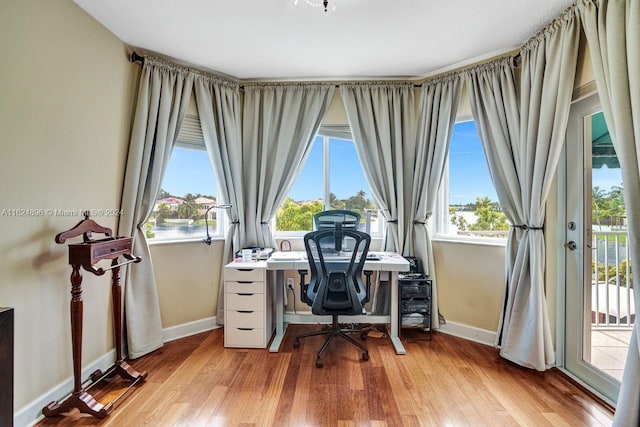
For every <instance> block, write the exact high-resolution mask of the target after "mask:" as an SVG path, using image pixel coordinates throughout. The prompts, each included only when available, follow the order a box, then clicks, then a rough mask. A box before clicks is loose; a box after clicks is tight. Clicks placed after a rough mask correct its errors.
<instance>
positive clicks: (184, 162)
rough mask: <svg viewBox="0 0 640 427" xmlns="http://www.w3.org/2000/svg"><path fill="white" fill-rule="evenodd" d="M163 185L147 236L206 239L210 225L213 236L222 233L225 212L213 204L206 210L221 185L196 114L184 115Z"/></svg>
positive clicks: (148, 223) (164, 238)
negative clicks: (216, 176)
mask: <svg viewBox="0 0 640 427" xmlns="http://www.w3.org/2000/svg"><path fill="white" fill-rule="evenodd" d="M161 188H162V189H161V190H160V194H159V195H158V198H157V200H156V203H155V206H154V209H153V213H152V214H151V217H150V218H149V220H148V221H147V223H146V234H147V238H148V239H150V240H151V241H160V240H182V239H203V238H205V237H206V236H207V227H208V229H209V234H210V235H212V236H213V235H221V234H222V230H223V228H222V224H220V222H222V221H224V220H225V219H226V215H225V214H224V212H222V211H219V210H217V209H215V208H214V209H211V210H210V211H208V213H207V210H208V209H209V208H211V207H212V206H215V205H216V204H217V200H216V195H217V193H218V191H217V190H218V187H217V183H216V179H215V176H214V173H213V169H212V168H211V162H210V160H209V154H208V153H207V151H206V148H205V145H204V138H203V136H202V130H201V128H200V120H199V119H198V117H197V116H192V115H187V116H186V117H185V119H184V121H183V124H182V127H181V128H180V132H179V134H178V139H177V142H176V145H175V146H174V148H173V151H172V153H171V158H170V159H169V163H168V164H167V168H166V170H165V173H164V177H163V179H162V187H161ZM205 214H207V218H206V220H205ZM218 219H220V220H221V221H218Z"/></svg>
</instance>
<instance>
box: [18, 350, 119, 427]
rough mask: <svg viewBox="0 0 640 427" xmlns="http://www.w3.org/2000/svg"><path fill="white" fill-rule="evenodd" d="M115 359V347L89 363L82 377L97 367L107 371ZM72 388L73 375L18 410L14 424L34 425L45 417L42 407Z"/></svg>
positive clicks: (87, 375) (62, 396)
mask: <svg viewBox="0 0 640 427" xmlns="http://www.w3.org/2000/svg"><path fill="white" fill-rule="evenodd" d="M115 361H116V350H115V349H113V350H111V351H110V352H108V353H107V354H105V355H104V356H102V357H100V358H99V359H97V360H95V361H94V362H92V363H91V364H89V365H88V366H87V367H85V368H84V369H83V370H82V376H81V378H89V376H90V375H91V374H92V373H93V372H94V371H96V370H97V369H100V370H101V371H106V370H107V369H109V368H110V367H111V365H113V363H114V362H115ZM72 390H73V377H69V379H67V380H66V381H64V382H62V383H60V384H58V385H57V386H55V387H54V388H52V389H51V390H49V391H47V392H45V393H43V394H42V395H40V396H38V397H37V398H36V399H35V400H33V401H32V402H31V403H29V404H28V405H26V406H25V407H23V408H22V409H20V410H19V411H17V412H16V413H15V414H14V415H13V425H14V426H15V427H25V426H32V425H34V424H36V423H37V422H38V421H40V420H41V419H42V418H44V415H42V408H44V407H45V406H47V405H48V404H49V403H51V402H53V401H54V400H58V401H60V400H63V399H64V398H65V397H67V396H68V395H69V394H70V393H71V391H72Z"/></svg>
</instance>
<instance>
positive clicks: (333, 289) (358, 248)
mask: <svg viewBox="0 0 640 427" xmlns="http://www.w3.org/2000/svg"><path fill="white" fill-rule="evenodd" d="M345 241H347V243H344V242H345ZM370 242H371V238H370V236H369V235H368V234H366V233H362V232H360V231H356V230H353V229H344V228H342V225H341V223H340V222H337V223H335V225H334V227H333V229H331V230H318V231H313V232H311V233H308V234H306V235H305V237H304V244H305V249H306V251H307V258H308V261H309V269H310V272H311V277H310V279H309V284H308V285H306V289H305V290H304V292H305V295H303V298H302V299H303V301H304V302H306V303H307V304H308V305H310V306H311V312H312V313H313V314H319V315H329V314H331V315H332V314H342V315H356V314H362V312H363V304H364V302H366V297H367V292H366V288H365V286H364V285H363V283H362V269H363V267H364V263H365V261H366V257H367V253H368V252H369V245H370ZM345 248H350V249H349V250H343V249H345Z"/></svg>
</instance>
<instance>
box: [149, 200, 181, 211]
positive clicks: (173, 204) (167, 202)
mask: <svg viewBox="0 0 640 427" xmlns="http://www.w3.org/2000/svg"><path fill="white" fill-rule="evenodd" d="M163 203H164V204H165V205H167V206H169V208H170V209H171V211H173V212H175V211H177V210H178V206H180V205H181V204H183V203H184V200H183V199H180V198H178V197H173V196H171V197H165V198H164V199H158V200H156V204H155V205H154V207H153V211H154V212H157V211H158V209H159V208H160V205H161V204H163Z"/></svg>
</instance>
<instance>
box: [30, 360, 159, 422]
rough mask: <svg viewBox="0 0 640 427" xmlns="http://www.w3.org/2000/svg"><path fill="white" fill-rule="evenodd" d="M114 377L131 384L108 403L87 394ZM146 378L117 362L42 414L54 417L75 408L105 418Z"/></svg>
mask: <svg viewBox="0 0 640 427" xmlns="http://www.w3.org/2000/svg"><path fill="white" fill-rule="evenodd" d="M116 375H117V376H119V377H120V378H122V379H124V380H128V381H131V383H130V384H129V385H128V386H127V388H125V389H124V390H123V391H121V392H120V393H119V394H118V395H117V396H116V397H115V398H114V399H113V400H111V401H110V402H107V403H105V404H102V403H100V402H98V401H97V400H96V399H95V398H94V397H93V396H92V395H91V394H90V393H89V390H90V389H92V388H93V387H94V386H96V385H98V384H100V383H101V382H103V381H105V380H108V379H110V378H113V377H114V376H116ZM146 378H147V373H146V372H142V373H140V372H138V371H136V370H135V369H133V367H132V366H131V365H129V364H128V363H127V362H125V361H124V360H121V361H118V362H116V363H115V364H114V365H112V366H111V367H110V368H109V369H108V370H107V371H106V372H104V373H103V372H102V371H101V370H99V369H98V370H97V371H95V372H94V373H92V374H91V375H90V376H89V379H88V380H87V381H85V383H84V384H83V388H82V389H80V391H77V392H73V393H71V394H70V395H69V396H67V397H66V398H65V399H64V400H63V401H62V402H58V401H53V402H51V403H49V404H48V405H47V406H45V407H44V408H43V409H42V413H43V414H44V416H46V417H54V416H57V415H62V414H64V413H66V412H69V411H71V410H72V409H74V408H76V409H78V411H80V412H81V413H84V414H90V415H93V416H94V417H96V418H105V417H106V416H107V415H109V413H111V411H112V410H113V409H114V408H115V407H116V405H117V404H118V402H119V401H120V400H121V399H123V398H124V397H125V396H126V395H127V394H128V393H129V391H131V390H132V389H133V387H135V386H136V385H138V384H141V383H143V382H144V381H145V379H146Z"/></svg>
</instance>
